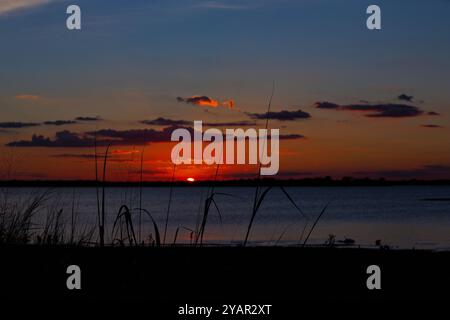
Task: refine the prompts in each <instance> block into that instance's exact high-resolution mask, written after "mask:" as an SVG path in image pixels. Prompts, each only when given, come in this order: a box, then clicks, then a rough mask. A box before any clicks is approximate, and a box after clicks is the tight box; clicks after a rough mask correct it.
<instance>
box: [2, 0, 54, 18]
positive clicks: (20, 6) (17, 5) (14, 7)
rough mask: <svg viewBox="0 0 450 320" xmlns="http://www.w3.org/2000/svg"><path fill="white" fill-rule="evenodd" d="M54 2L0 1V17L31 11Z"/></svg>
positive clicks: (49, 0)
mask: <svg viewBox="0 0 450 320" xmlns="http://www.w3.org/2000/svg"><path fill="white" fill-rule="evenodd" d="M51 1H54V0H0V16H1V15H4V14H6V13H9V12H13V11H18V10H24V9H29V8H33V7H37V6H41V5H44V4H47V3H49V2H51Z"/></svg>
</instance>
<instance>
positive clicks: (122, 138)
mask: <svg viewBox="0 0 450 320" xmlns="http://www.w3.org/2000/svg"><path fill="white" fill-rule="evenodd" d="M179 128H184V129H187V130H189V131H190V132H191V133H192V132H193V129H192V128H189V127H183V126H170V127H166V128H164V129H162V130H154V129H133V130H115V129H104V130H97V131H90V132H86V134H87V135H88V136H91V137H93V136H94V135H95V136H97V139H103V138H106V141H110V142H111V144H114V145H133V144H146V143H149V142H166V141H170V138H171V135H172V132H173V131H174V130H175V129H179Z"/></svg>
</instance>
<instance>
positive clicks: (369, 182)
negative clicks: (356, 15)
mask: <svg viewBox="0 0 450 320" xmlns="http://www.w3.org/2000/svg"><path fill="white" fill-rule="evenodd" d="M212 185H214V186H217V187H256V186H284V187H290V186H291V187H296V186H298V187H361V186H364V187H372V186H373V187H390V186H450V180H416V179H411V180H386V179H383V178H381V179H369V178H364V179H357V178H350V177H349V178H342V179H332V178H330V177H323V178H305V179H285V180H278V179H268V178H263V179H239V180H218V181H212V180H205V181H195V182H185V181H175V182H171V181H144V182H142V183H140V182H126V181H106V182H100V181H95V180H0V187H77V188H82V187H96V186H106V187H141V186H142V187H169V186H180V187H201V186H212Z"/></svg>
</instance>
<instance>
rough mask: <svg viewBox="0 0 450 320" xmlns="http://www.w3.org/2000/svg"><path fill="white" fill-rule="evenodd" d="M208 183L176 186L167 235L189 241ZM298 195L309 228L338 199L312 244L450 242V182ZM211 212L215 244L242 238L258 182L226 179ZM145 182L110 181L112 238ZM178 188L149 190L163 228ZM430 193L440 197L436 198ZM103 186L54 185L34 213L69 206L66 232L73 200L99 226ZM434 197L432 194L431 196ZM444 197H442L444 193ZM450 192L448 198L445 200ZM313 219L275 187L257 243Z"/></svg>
mask: <svg viewBox="0 0 450 320" xmlns="http://www.w3.org/2000/svg"><path fill="white" fill-rule="evenodd" d="M45 190H46V189H44V188H10V189H8V201H10V202H11V203H13V202H17V203H19V202H20V203H22V204H24V203H26V202H27V201H29V199H30V198H31V197H32V195H34V194H38V193H41V192H44V191H45ZM207 190H208V187H174V188H173V190H172V202H171V208H170V212H169V221H168V228H167V237H166V243H172V242H173V240H174V235H175V233H176V230H177V228H180V229H179V232H178V237H177V243H179V244H182V243H189V242H190V241H191V240H190V234H191V232H190V231H189V229H192V230H193V229H196V226H198V223H199V222H200V220H201V217H202V214H203V207H204V202H205V197H206V194H207ZM286 190H287V191H288V193H289V195H290V196H291V198H292V199H293V200H294V201H295V203H296V204H297V205H298V207H300V208H301V210H302V212H304V214H305V215H307V216H308V218H309V224H308V228H307V229H306V231H308V230H309V228H310V226H311V225H312V224H313V222H314V220H315V219H316V217H317V216H318V215H319V213H320V212H321V210H322V208H323V207H324V206H325V205H326V204H327V203H329V202H330V204H329V207H328V208H327V210H326V211H325V213H324V215H323V217H322V218H321V220H320V221H319V222H318V224H317V226H316V228H315V229H314V232H313V233H312V234H311V237H310V239H309V242H308V243H310V244H324V243H325V241H326V240H327V239H328V238H329V235H335V239H336V243H339V242H338V241H342V240H344V239H345V238H351V239H353V240H355V243H356V245H361V246H374V244H375V241H376V240H381V243H382V244H385V245H389V246H391V247H395V248H423V249H450V201H448V198H450V186H392V187H289V188H286ZM216 192H217V193H218V194H217V195H216V196H215V197H214V199H215V201H216V204H217V207H218V208H219V210H220V213H221V214H220V215H219V214H218V212H217V210H216V209H215V208H214V206H213V207H212V208H211V210H210V212H209V217H208V220H207V225H206V228H205V234H204V242H205V243H207V244H217V245H221V244H239V243H241V242H242V241H243V239H244V237H245V233H246V230H247V226H248V223H249V221H250V217H251V213H252V205H253V197H254V192H255V188H254V187H220V188H216ZM139 194H140V190H139V188H137V187H129V188H113V187H110V188H106V193H105V198H106V238H107V239H108V241H111V239H112V238H113V237H112V236H111V232H112V227H113V223H114V220H115V218H116V216H117V213H118V210H119V208H120V206H121V205H124V204H125V205H127V206H128V207H129V208H138V207H139ZM169 194H170V188H168V187H148V188H143V190H142V208H145V209H146V210H148V211H149V212H150V213H151V214H152V216H153V217H154V219H155V221H156V222H157V224H158V227H159V229H160V232H161V237H163V233H164V225H165V217H166V214H167V208H168V203H169ZM429 198H433V199H432V200H429ZM96 199H97V198H96V189H95V188H55V189H52V191H51V195H50V197H49V199H48V200H47V201H46V203H45V206H44V207H43V208H42V209H41V210H40V211H39V213H38V214H37V215H36V216H35V217H34V220H33V221H34V223H35V227H36V228H39V227H42V225H44V224H45V219H46V217H47V215H48V212H51V211H52V210H54V209H57V210H59V209H60V208H62V209H63V214H62V218H63V220H64V222H65V223H66V233H67V232H68V230H69V229H70V225H71V219H72V205H73V208H74V210H73V212H74V219H75V221H76V226H77V228H83V227H86V226H87V227H94V226H95V225H96V223H97V200H96ZM424 199H428V200H424ZM439 199H440V200H441V201H438V200H439ZM445 199H447V200H445ZM138 221H139V211H138V210H135V211H133V224H134V228H135V231H136V234H137V235H138V232H139V224H138ZM305 222H306V219H305V218H304V217H303V216H302V215H301V214H300V213H299V211H298V210H296V208H295V207H294V206H293V205H292V203H291V202H290V201H289V200H288V198H287V196H286V195H285V194H284V193H283V192H282V191H281V189H279V188H274V189H273V190H271V191H270V192H269V193H268V195H267V197H266V198H265V199H264V202H263V203H262V205H261V208H260V210H259V211H258V213H257V215H256V218H255V220H254V225H253V228H252V231H251V234H250V238H249V244H251V245H295V244H297V243H299V238H300V236H301V234H302V230H303V228H304V226H305ZM150 234H152V237H154V229H153V224H152V223H151V220H150V219H149V218H148V216H147V215H146V214H142V225H141V237H142V239H148V236H149V235H150Z"/></svg>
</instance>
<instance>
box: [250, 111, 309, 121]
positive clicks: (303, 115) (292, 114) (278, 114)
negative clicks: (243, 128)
mask: <svg viewBox="0 0 450 320" xmlns="http://www.w3.org/2000/svg"><path fill="white" fill-rule="evenodd" d="M247 115H248V116H249V117H250V118H252V119H267V118H269V119H273V120H279V121H294V120H297V119H308V118H311V115H310V114H309V113H308V112H304V111H302V110H300V109H299V110H297V111H286V110H282V111H274V112H268V113H267V112H266V113H247Z"/></svg>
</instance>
